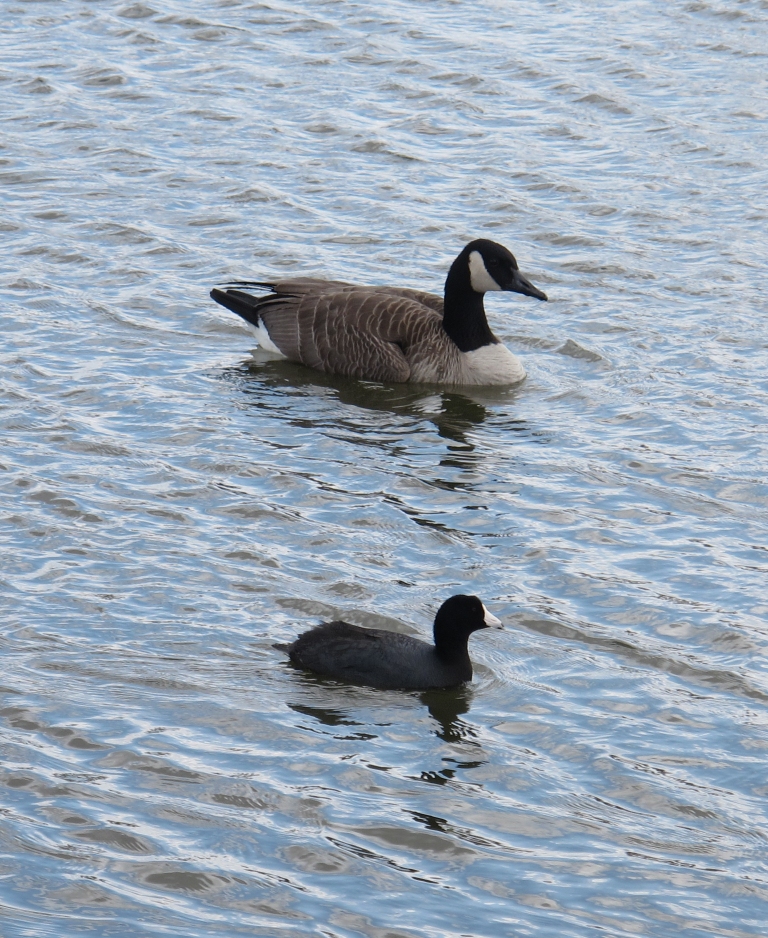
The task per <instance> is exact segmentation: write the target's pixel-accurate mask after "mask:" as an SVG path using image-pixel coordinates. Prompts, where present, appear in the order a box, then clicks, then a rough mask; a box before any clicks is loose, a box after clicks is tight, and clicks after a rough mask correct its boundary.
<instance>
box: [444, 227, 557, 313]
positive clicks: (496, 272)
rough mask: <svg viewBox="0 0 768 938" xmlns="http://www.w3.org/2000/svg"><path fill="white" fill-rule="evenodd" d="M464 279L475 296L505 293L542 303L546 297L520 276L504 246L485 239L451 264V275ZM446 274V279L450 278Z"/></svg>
mask: <svg viewBox="0 0 768 938" xmlns="http://www.w3.org/2000/svg"><path fill="white" fill-rule="evenodd" d="M457 265H458V269H457V270H456V271H455V276H456V278H457V279H458V277H459V276H463V277H464V278H466V281H467V284H468V285H469V287H470V288H471V289H472V290H473V291H474V292H475V293H480V294H482V293H487V292H488V291H489V290H507V291H511V292H514V293H522V294H523V295H524V296H533V297H535V298H536V299H537V300H546V298H547V294H546V293H542V291H541V290H539V289H538V287H534V285H533V284H532V283H531V281H530V280H529V279H528V278H527V277H526V276H524V275H523V274H521V273H520V268H519V267H518V266H517V261H516V260H515V255H514V254H513V253H512V252H511V251H508V250H507V249H506V248H505V247H504V245H502V244H497V243H496V242H495V241H488V240H487V239H485V238H478V239H477V240H476V241H470V243H469V244H468V245H467V246H466V247H465V248H464V250H463V251H462V252H461V254H459V256H458V257H457V258H456V260H455V261H454V263H453V267H452V268H451V273H454V267H457ZM451 273H449V275H448V276H449V277H450V276H451Z"/></svg>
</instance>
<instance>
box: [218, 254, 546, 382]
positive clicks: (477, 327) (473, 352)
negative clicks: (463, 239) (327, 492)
mask: <svg viewBox="0 0 768 938" xmlns="http://www.w3.org/2000/svg"><path fill="white" fill-rule="evenodd" d="M240 287H262V288H265V289H267V290H270V291H271V292H270V293H268V294H267V295H266V296H253V295H252V294H251V293H247V292H245V291H244V290H242V289H237V288H240ZM233 288H235V289H233ZM488 290H508V291H514V292H515V293H522V294H524V295H525V296H534V297H536V299H539V300H546V298H547V295H546V294H545V293H542V291H541V290H539V289H537V288H536V287H534V285H533V284H532V283H531V282H530V281H529V280H528V279H527V278H526V277H524V276H523V274H522V273H520V270H519V268H518V266H517V261H516V260H515V258H514V256H513V255H512V254H511V253H510V252H509V251H508V250H507V249H506V248H505V247H502V245H500V244H496V242H494V241H487V240H485V239H479V240H477V241H471V242H470V243H469V244H468V245H467V246H466V247H465V248H464V250H463V251H462V252H461V253H460V254H459V256H458V257H457V258H456V260H455V261H454V262H453V264H452V265H451V269H450V270H449V271H448V277H447V278H446V281H445V299H444V300H441V299H440V297H438V296H434V295H433V294H431V293H422V292H421V291H419V290H409V289H407V288H403V287H362V286H356V285H354V284H350V283H343V282H342V281H338V280H312V279H309V278H305V279H297V280H282V281H276V282H274V283H262V282H259V281H237V282H234V283H232V284H229V285H227V286H226V287H225V288H224V289H213V290H211V297H212V298H213V299H214V300H216V302H217V303H220V304H221V305H222V306H226V307H227V309H230V310H232V312H233V313H237V314H238V315H239V316H242V317H243V319H245V320H246V322H248V323H250V324H251V326H252V327H253V328H254V330H255V332H256V337H257V339H258V342H259V345H260V346H261V347H262V348H263V349H266V350H268V351H270V352H276V353H277V354H279V355H282V356H284V357H285V358H288V359H290V360H291V361H294V362H300V363H302V364H304V365H309V366H310V367H311V368H317V369H318V370H319V371H325V372H330V373H332V374H338V375H347V376H348V377H353V378H364V379H367V380H369V381H389V382H400V381H414V382H427V383H435V384H480V385H491V384H516V383H517V382H518V381H522V380H523V378H524V377H525V369H524V368H523V366H522V363H521V362H520V361H519V360H518V359H517V358H516V357H515V356H514V355H513V354H512V353H511V352H510V351H509V349H507V348H506V347H505V346H504V345H502V344H501V342H499V340H498V339H497V338H496V336H495V335H494V334H493V333H492V332H491V330H490V328H489V326H488V320H487V319H486V318H485V309H484V307H483V295H484V294H485V293H486V292H487V291H488Z"/></svg>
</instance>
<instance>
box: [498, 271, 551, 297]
mask: <svg viewBox="0 0 768 938" xmlns="http://www.w3.org/2000/svg"><path fill="white" fill-rule="evenodd" d="M499 286H501V284H499ZM503 289H504V290H509V291H510V292H514V293H522V294H523V296H532V297H534V299H537V300H546V299H547V294H546V293H544V292H543V291H542V290H540V289H539V288H538V287H534V285H533V284H532V283H531V281H530V280H529V279H528V278H527V277H526V276H525V275H524V274H521V273H520V271H519V270H516V271H514V274H513V276H512V278H511V281H510V286H505V287H503Z"/></svg>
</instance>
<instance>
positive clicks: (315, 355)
mask: <svg viewBox="0 0 768 938" xmlns="http://www.w3.org/2000/svg"><path fill="white" fill-rule="evenodd" d="M295 283H296V281H292V282H291V284H295ZM300 283H304V284H306V283H308V281H300ZM277 286H278V285H277V284H275V287H277ZM412 292H413V291H405V295H403V293H401V292H400V291H397V292H391V291H390V290H387V291H377V290H373V291H372V290H369V289H367V288H360V287H357V288H354V287H351V288H346V287H345V288H343V289H341V290H337V291H333V292H313V291H311V290H307V291H306V292H304V293H299V292H298V291H296V292H293V293H278V292H274V293H271V294H269V295H268V296H265V297H253V296H251V295H249V294H247V293H245V292H243V291H240V290H227V291H221V290H215V291H214V292H213V293H212V296H213V298H214V299H215V300H217V302H220V303H222V304H223V305H224V306H227V307H228V308H229V309H231V310H233V311H234V312H236V313H238V314H239V315H241V316H242V317H243V318H244V319H246V320H247V321H248V322H251V323H252V324H253V325H255V326H259V325H263V326H264V328H265V329H266V330H267V333H268V334H269V338H270V340H271V341H272V342H273V343H274V344H275V346H276V347H277V348H278V349H279V350H280V351H281V352H282V354H283V355H285V356H286V358H289V359H291V360H292V361H296V362H301V364H303V365H308V366H309V367H311V368H316V369H318V370H319V371H324V372H328V373H331V374H338V375H346V376H347V377H351V378H364V379H367V380H369V381H392V382H405V381H408V379H409V378H410V374H411V366H410V364H409V362H408V357H407V353H408V349H409V348H410V347H411V346H413V345H414V344H416V343H418V342H421V341H423V339H424V337H425V334H431V333H439V331H440V330H441V328H442V326H441V317H440V315H439V314H438V313H437V312H436V311H435V310H434V309H433V308H430V307H427V306H425V305H424V304H423V303H421V302H419V301H418V300H417V299H415V298H414V297H413V296H412V295H411V293H412Z"/></svg>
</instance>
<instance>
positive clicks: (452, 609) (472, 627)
mask: <svg viewBox="0 0 768 938" xmlns="http://www.w3.org/2000/svg"><path fill="white" fill-rule="evenodd" d="M487 628H494V629H501V628H503V626H502V624H501V622H500V621H499V620H498V619H497V618H496V616H494V615H491V613H490V612H488V610H487V609H486V608H485V606H484V605H483V604H482V602H481V601H480V600H479V599H478V598H477V596H461V595H460V596H451V598H450V599H446V601H445V602H444V603H443V605H442V606H441V607H440V608H439V609H438V610H437V615H436V616H435V630H434V635H435V648H436V649H437V651H438V653H439V654H440V655H441V657H450V656H451V653H452V652H454V653H455V654H456V655H460V654H466V651H467V639H468V638H469V636H470V635H471V634H472V633H473V632H476V631H477V630H478V629H487Z"/></svg>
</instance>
